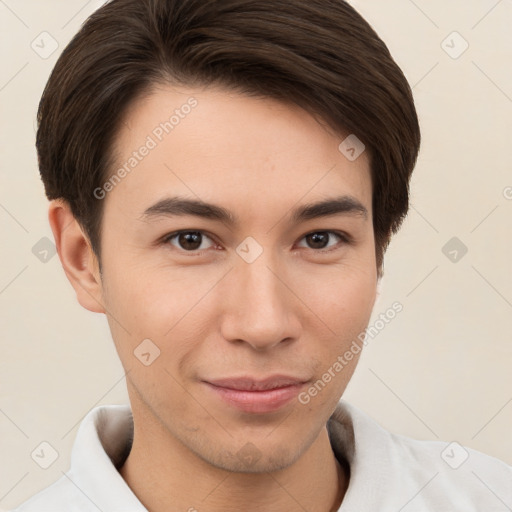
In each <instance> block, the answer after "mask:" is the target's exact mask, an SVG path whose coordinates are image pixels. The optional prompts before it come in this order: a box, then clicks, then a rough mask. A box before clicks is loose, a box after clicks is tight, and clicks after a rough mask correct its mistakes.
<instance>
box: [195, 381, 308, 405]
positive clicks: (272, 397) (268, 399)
mask: <svg viewBox="0 0 512 512" xmlns="http://www.w3.org/2000/svg"><path fill="white" fill-rule="evenodd" d="M307 382H308V380H307V379H301V378H297V377H290V376H285V375H274V376H270V377H267V378H264V379H256V378H252V377H235V378H227V379H215V380H209V381H203V383H204V384H206V386H207V387H208V388H209V389H210V390H211V391H212V392H213V393H214V394H215V395H216V397H217V398H220V399H221V400H222V401H223V402H224V403H225V404H228V405H230V406H231V407H235V408H236V409H239V410H241V411H244V412H248V413H259V414H262V413H269V412H274V411H277V410H279V409H281V408H283V407H284V406H285V405H287V404H289V403H290V402H291V401H292V400H293V399H294V398H295V397H296V396H297V395H298V394H299V392H300V390H301V389H302V388H303V387H304V386H305V385H306V384H307Z"/></svg>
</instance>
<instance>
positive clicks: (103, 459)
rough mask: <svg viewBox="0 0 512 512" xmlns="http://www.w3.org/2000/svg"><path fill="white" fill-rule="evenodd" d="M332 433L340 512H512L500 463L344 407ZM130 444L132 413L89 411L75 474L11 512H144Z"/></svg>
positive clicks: (125, 409)
mask: <svg viewBox="0 0 512 512" xmlns="http://www.w3.org/2000/svg"><path fill="white" fill-rule="evenodd" d="M327 426H328V432H329V437H330V440H331V446H332V448H333V451H334V453H335V455H336V457H337V458H338V459H341V458H345V459H346V460H347V461H348V463H349V465H350V473H351V474H350V482H349V486H348V489H347V492H346V494H345V497H344V499H343V503H342V505H341V507H340V509H339V512H366V511H368V512H426V511H429V512H511V511H512V466H509V465H507V464H505V463H504V462H501V461H500V460H498V459H495V458H493V457H490V456H488V455H484V454H483V453H480V452H478V451H476V450H472V449H470V448H463V447H461V446H460V445H458V444H452V443H443V442H439V441H416V440H414V439H410V438H407V437H403V436H399V435H395V434H392V433H390V432H388V431H386V430H385V429H383V428H382V427H380V426H379V425H378V424H377V423H376V422H375V421H373V420H372V419H371V418H369V417H368V416H367V415H366V414H365V413H363V412H362V411H360V410H359V409H357V408H356V407H354V406H353V405H350V404H348V403H347V402H345V401H343V400H342V401H341V402H340V403H339V405H338V406H337V408H336V410H335V412H334V414H333V415H332V416H331V418H330V419H329V422H328V424H327ZM132 436H133V418H132V414H131V409H130V406H128V405H102V406H99V407H96V408H94V409H92V410H91V411H90V412H89V413H88V414H87V416H85V418H84V419H83V420H82V423H81V424H80V427H79V429H78V433H77V436H76V439H75V443H74V445H73V449H72V452H71V465H70V469H69V470H68V471H67V472H66V473H65V474H64V475H63V476H62V477H60V478H59V480H57V481H56V482H54V483H53V484H52V485H50V486H49V487H47V488H45V489H43V490H42V491H40V492H39V493H37V494H36V495H34V496H33V497H32V498H30V499H29V500H28V501H26V502H25V503H23V504H22V505H20V506H19V507H18V508H16V509H15V510H14V511H12V512H98V511H101V512H147V509H146V508H145V507H144V506H143V505H142V504H141V503H140V502H139V500H138V499H137V497H136V496H135V494H134V493H133V492H132V490H131V489H130V488H129V487H128V485H127V484H126V482H125V481H124V480H123V478H122V477H121V475H120V474H119V472H118V470H117V469H116V468H119V467H121V465H122V464H123V462H124V460H125V458H126V457H127V456H128V453H129V450H130V448H131V442H132V439H133V438H132ZM191 503H193V500H192V501H191Z"/></svg>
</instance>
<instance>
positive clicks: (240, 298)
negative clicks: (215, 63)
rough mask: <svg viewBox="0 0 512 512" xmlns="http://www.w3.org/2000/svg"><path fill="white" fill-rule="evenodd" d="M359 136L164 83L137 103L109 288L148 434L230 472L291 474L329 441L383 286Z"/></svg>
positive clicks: (106, 294) (286, 110)
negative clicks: (350, 144) (354, 144)
mask: <svg viewBox="0 0 512 512" xmlns="http://www.w3.org/2000/svg"><path fill="white" fill-rule="evenodd" d="M186 105H188V106H186ZM173 115H174V116H175V117H174V118H172V119H171V121H170V123H169V119H170V118H171V116H173ZM165 122H168V123H169V124H168V125H165ZM161 123H163V124H161ZM343 139H344V136H342V135H337V134H334V133H333V132H332V131H331V130H328V129H326V128H325V126H324V125H323V124H322V123H320V122H318V121H317V120H315V119H314V118H313V117H311V116H310V115H309V114H307V113H306V112H305V111H304V110H302V109H300V108H298V107H292V106H287V105H285V104H283V103H280V102H276V101H274V100H270V99H256V98H250V97H247V96H245V95H241V94H236V93H229V92H227V91H225V90H220V89H211V88H210V89H208V88H205V89H194V90H191V89H190V90H189V89H185V88H172V89H171V88H170V87H168V88H166V87H164V86H160V87H159V88H157V89H155V90H154V91H153V93H152V94H151V95H150V96H147V97H146V98H144V99H140V100H139V101H137V102H136V103H134V104H133V105H132V106H131V108H130V109H129V110H128V111H127V113H126V116H125V118H124V122H123V124H122V129H121V130H120V132H119V133H118V137H117V139H116V143H115V151H116V153H115V154H116V157H117V164H118V166H117V167H116V168H115V170H116V171H117V170H118V169H120V168H122V167H123V166H124V165H125V164H127V163H128V165H127V166H126V167H125V172H119V173H118V177H120V178H121V179H119V180H115V181H112V182H110V183H109V184H107V185H106V187H104V189H103V190H108V192H107V193H106V194H105V197H104V199H103V201H105V203H104V217H103V224H102V239H101V243H102V266H103V275H102V294H103V303H104V306H105V308H106V310H107V316H108V320H109V324H110V328H111V331H112V335H113V339H114V342H115V345H116V348H117V351H118V353H119V356H120V359H121V362H122V364H123V366H124V368H125V370H126V372H127V385H128V392H129V395H130V401H131V404H132V410H133V414H134V418H135V422H136V428H137V422H139V425H140V426H139V428H140V429H141V431H142V429H143V428H146V427H144V426H142V423H144V424H145V425H147V432H149V431H150V430H151V429H153V434H154V435H159V436H162V441H163V439H164V438H165V437H166V436H167V438H169V436H171V437H172V439H176V440H178V441H179V442H180V445H181V446H183V447H185V448H186V449H188V450H190V451H191V452H192V453H194V454H195V455H197V456H199V457H200V458H201V459H202V460H203V461H206V462H208V463H210V464H212V465H214V466H216V467H219V468H224V469H227V470H230V471H251V472H258V471H271V470H276V469H280V468H284V467H287V466H289V465H290V464H292V463H293V462H294V461H295V460H297V458H298V457H299V456H300V455H301V454H302V453H304V452H305V450H307V449H308V447H310V446H311V445H312V443H313V442H314V441H315V439H317V438H318V436H319V433H320V432H321V431H322V429H324V428H325V423H326V421H327V420H328V418H329V416H330V415H331V414H332V411H333V410H334V408H335V406H336V404H337V402H338V400H339V398H340V396H341V395H342V393H343V391H344V389H345V387H346V385H347V383H348V381H349V379H350V377H351V376H352V373H353V371H354V369H355V366H356V364H357V359H358V356H359V355H358V354H357V353H355V352H356V351H353V352H354V353H353V357H352V358H351V359H350V360H348V359H347V358H344V357H343V355H344V354H345V353H346V352H347V351H348V350H349V349H350V347H351V346H352V347H353V346H354V345H353V342H354V340H357V339H358V336H359V335H360V334H361V332H363V331H364V329H365V327H366V326H367V325H368V322H369V319H370V315H371V311H372V308H373V304H374V301H375V296H376V286H377V269H376V261H375V245H374V237H373V229H372V210H371V203H372V201H371V199H372V187H371V177H370V168H369V160H368V158H367V155H366V153H363V154H362V155H361V156H360V157H359V158H357V159H356V160H355V161H349V159H347V158H346V157H345V156H344V155H343V154H342V153H341V152H340V150H339V149H338V147H339V145H340V143H341V142H342V140H343ZM143 146H145V147H146V149H147V150H144V149H141V148H142V147H143ZM134 152H136V155H135V156H134ZM130 158H132V160H131V161H130ZM130 162H131V163H130ZM127 169H129V171H127ZM98 195H101V192H98ZM176 198H178V199H180V200H185V201H200V202H201V203H207V204H209V205H214V207H213V208H210V209H208V208H207V207H205V206H204V204H203V205H194V204H191V203H186V202H185V203H183V202H182V203H179V202H178V201H177V199H176ZM324 201H334V203H331V205H330V208H328V207H325V208H323V209H322V208H317V209H314V208H313V209H311V208H310V209H309V210H304V209H305V208H306V207H309V206H312V205H313V204H315V203H319V202H324ZM333 205H337V206H336V207H333ZM301 211H302V215H300V212H301ZM365 212H366V213H365ZM144 340H145V341H144ZM340 358H343V361H344V363H343V364H341V363H340ZM337 362H338V364H336V363H337ZM340 366H341V368H340ZM279 376H280V377H281V378H279ZM329 377H330V378H329ZM315 383H316V386H315ZM262 388H270V389H272V390H269V389H267V390H263V389H262ZM251 389H252V391H251ZM315 390H316V391H315ZM156 425H158V427H156ZM150 426H151V427H150ZM156 432H158V434H156ZM248 443H250V444H248ZM244 450H245V451H249V452H251V453H250V455H251V457H250V459H251V466H250V468H248V467H247V458H246V457H245V458H244V457H243V456H242V457H241V456H240V454H242V455H243V454H244ZM253 452H254V453H257V456H254V453H253Z"/></svg>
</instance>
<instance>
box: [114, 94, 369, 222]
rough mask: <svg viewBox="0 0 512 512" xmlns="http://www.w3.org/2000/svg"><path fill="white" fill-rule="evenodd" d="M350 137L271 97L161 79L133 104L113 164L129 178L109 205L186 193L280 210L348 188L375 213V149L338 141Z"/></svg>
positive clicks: (135, 206) (133, 206)
mask: <svg viewBox="0 0 512 512" xmlns="http://www.w3.org/2000/svg"><path fill="white" fill-rule="evenodd" d="M346 136H347V134H336V133H334V132H333V131H332V130H331V129H329V128H327V127H326V124H325V123H322V122H319V121H318V120H317V119H315V118H314V117H313V116H311V115H310V114H309V113H307V112H306V111H305V110H303V109H301V108H300V107H298V106H295V105H289V104H285V103H281V102H279V101H276V100H273V99H269V98H254V97H249V96H246V95H243V94H240V93H235V92H230V91H227V90H222V89H213V88H203V89H187V88H178V87H171V86H158V88H156V89H155V90H154V91H153V92H152V93H151V94H150V95H146V96H144V97H142V98H140V99H138V100H137V101H135V102H134V103H133V104H132V105H130V106H129V107H128V108H127V110H126V112H125V115H124V117H123V122H122V123H121V125H120V130H119V132H118V133H117V135H116V139H115V143H114V147H113V149H114V156H115V163H116V165H115V167H114V168H113V169H111V170H110V173H109V176H114V177H115V175H116V174H117V176H118V177H119V175H122V177H121V179H115V180H113V181H115V185H114V186H112V187H109V188H110V191H109V192H108V194H107V196H106V201H107V205H106V210H107V209H108V205H112V204H115V205H116V208H120V209H122V210H124V211H125V213H126V214H129V213H131V214H132V216H140V215H141V214H142V213H143V212H144V211H145V209H147V207H149V206H151V204H154V203H155V202H156V201H158V200H162V199H165V198H166V197H169V196H178V195H179V196H189V197H191V198H192V197H193V198H194V199H199V200H203V201H208V202H215V203H219V202H222V203H224V204H225V205H228V204H229V205H231V206H232V207H233V208H241V209H248V208H253V209H254V208H257V209H258V210H259V211H260V212H262V211H263V210H264V209H268V210H269V212H270V210H272V211H273V212H274V213H278V209H276V205H277V206H281V207H282V208H290V207H291V206H292V205H293V204H296V203H297V202H298V201H301V199H302V200H303V201H302V202H304V203H306V202H311V201H312V200H316V199H318V198H319V197H326V196H333V197H334V196H340V195H341V194H346V195H350V196H353V197H355V198H356V199H358V200H359V201H360V202H361V203H362V204H364V205H365V206H366V207H367V209H368V211H369V212H371V177H370V168H369V159H368V155H367V154H366V152H363V153H362V154H361V156H359V158H357V159H356V160H355V161H350V160H349V159H347V158H346V156H345V155H344V154H343V153H342V152H341V151H340V149H339V145H340V143H341V142H342V141H343V140H344V139H345V138H346ZM129 210H130V211H129Z"/></svg>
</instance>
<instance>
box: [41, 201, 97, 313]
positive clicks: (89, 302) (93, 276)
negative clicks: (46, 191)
mask: <svg viewBox="0 0 512 512" xmlns="http://www.w3.org/2000/svg"><path fill="white" fill-rule="evenodd" d="M48 220H49V222H50V227H51V228H52V231H53V236H54V238H55V244H56V247H57V252H58V254H59V258H60V262H61V264H62V268H63V269H64V272H65V273H66V276H67V278H68V279H69V282H70V283H71V285H72V286H73V288H74V289H75V292H76V297H77V299H78V302H79V303H80V304H81V305H82V306H83V307H84V308H85V309H88V310H89V311H92V312H93V313H105V308H104V306H103V293H102V292H103V289H102V283H101V276H100V271H99V264H98V259H97V258H96V255H95V254H94V252H93V250H92V248H91V244H90V242H89V238H88V237H87V236H86V235H85V234H84V232H83V231H82V228H81V227H80V225H79V223H78V222H77V220H76V219H75V217H74V216H73V214H72V212H71V208H70V206H69V204H68V203H67V202H66V201H63V200H60V199H57V200H54V201H51V203H50V208H49V211H48Z"/></svg>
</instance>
